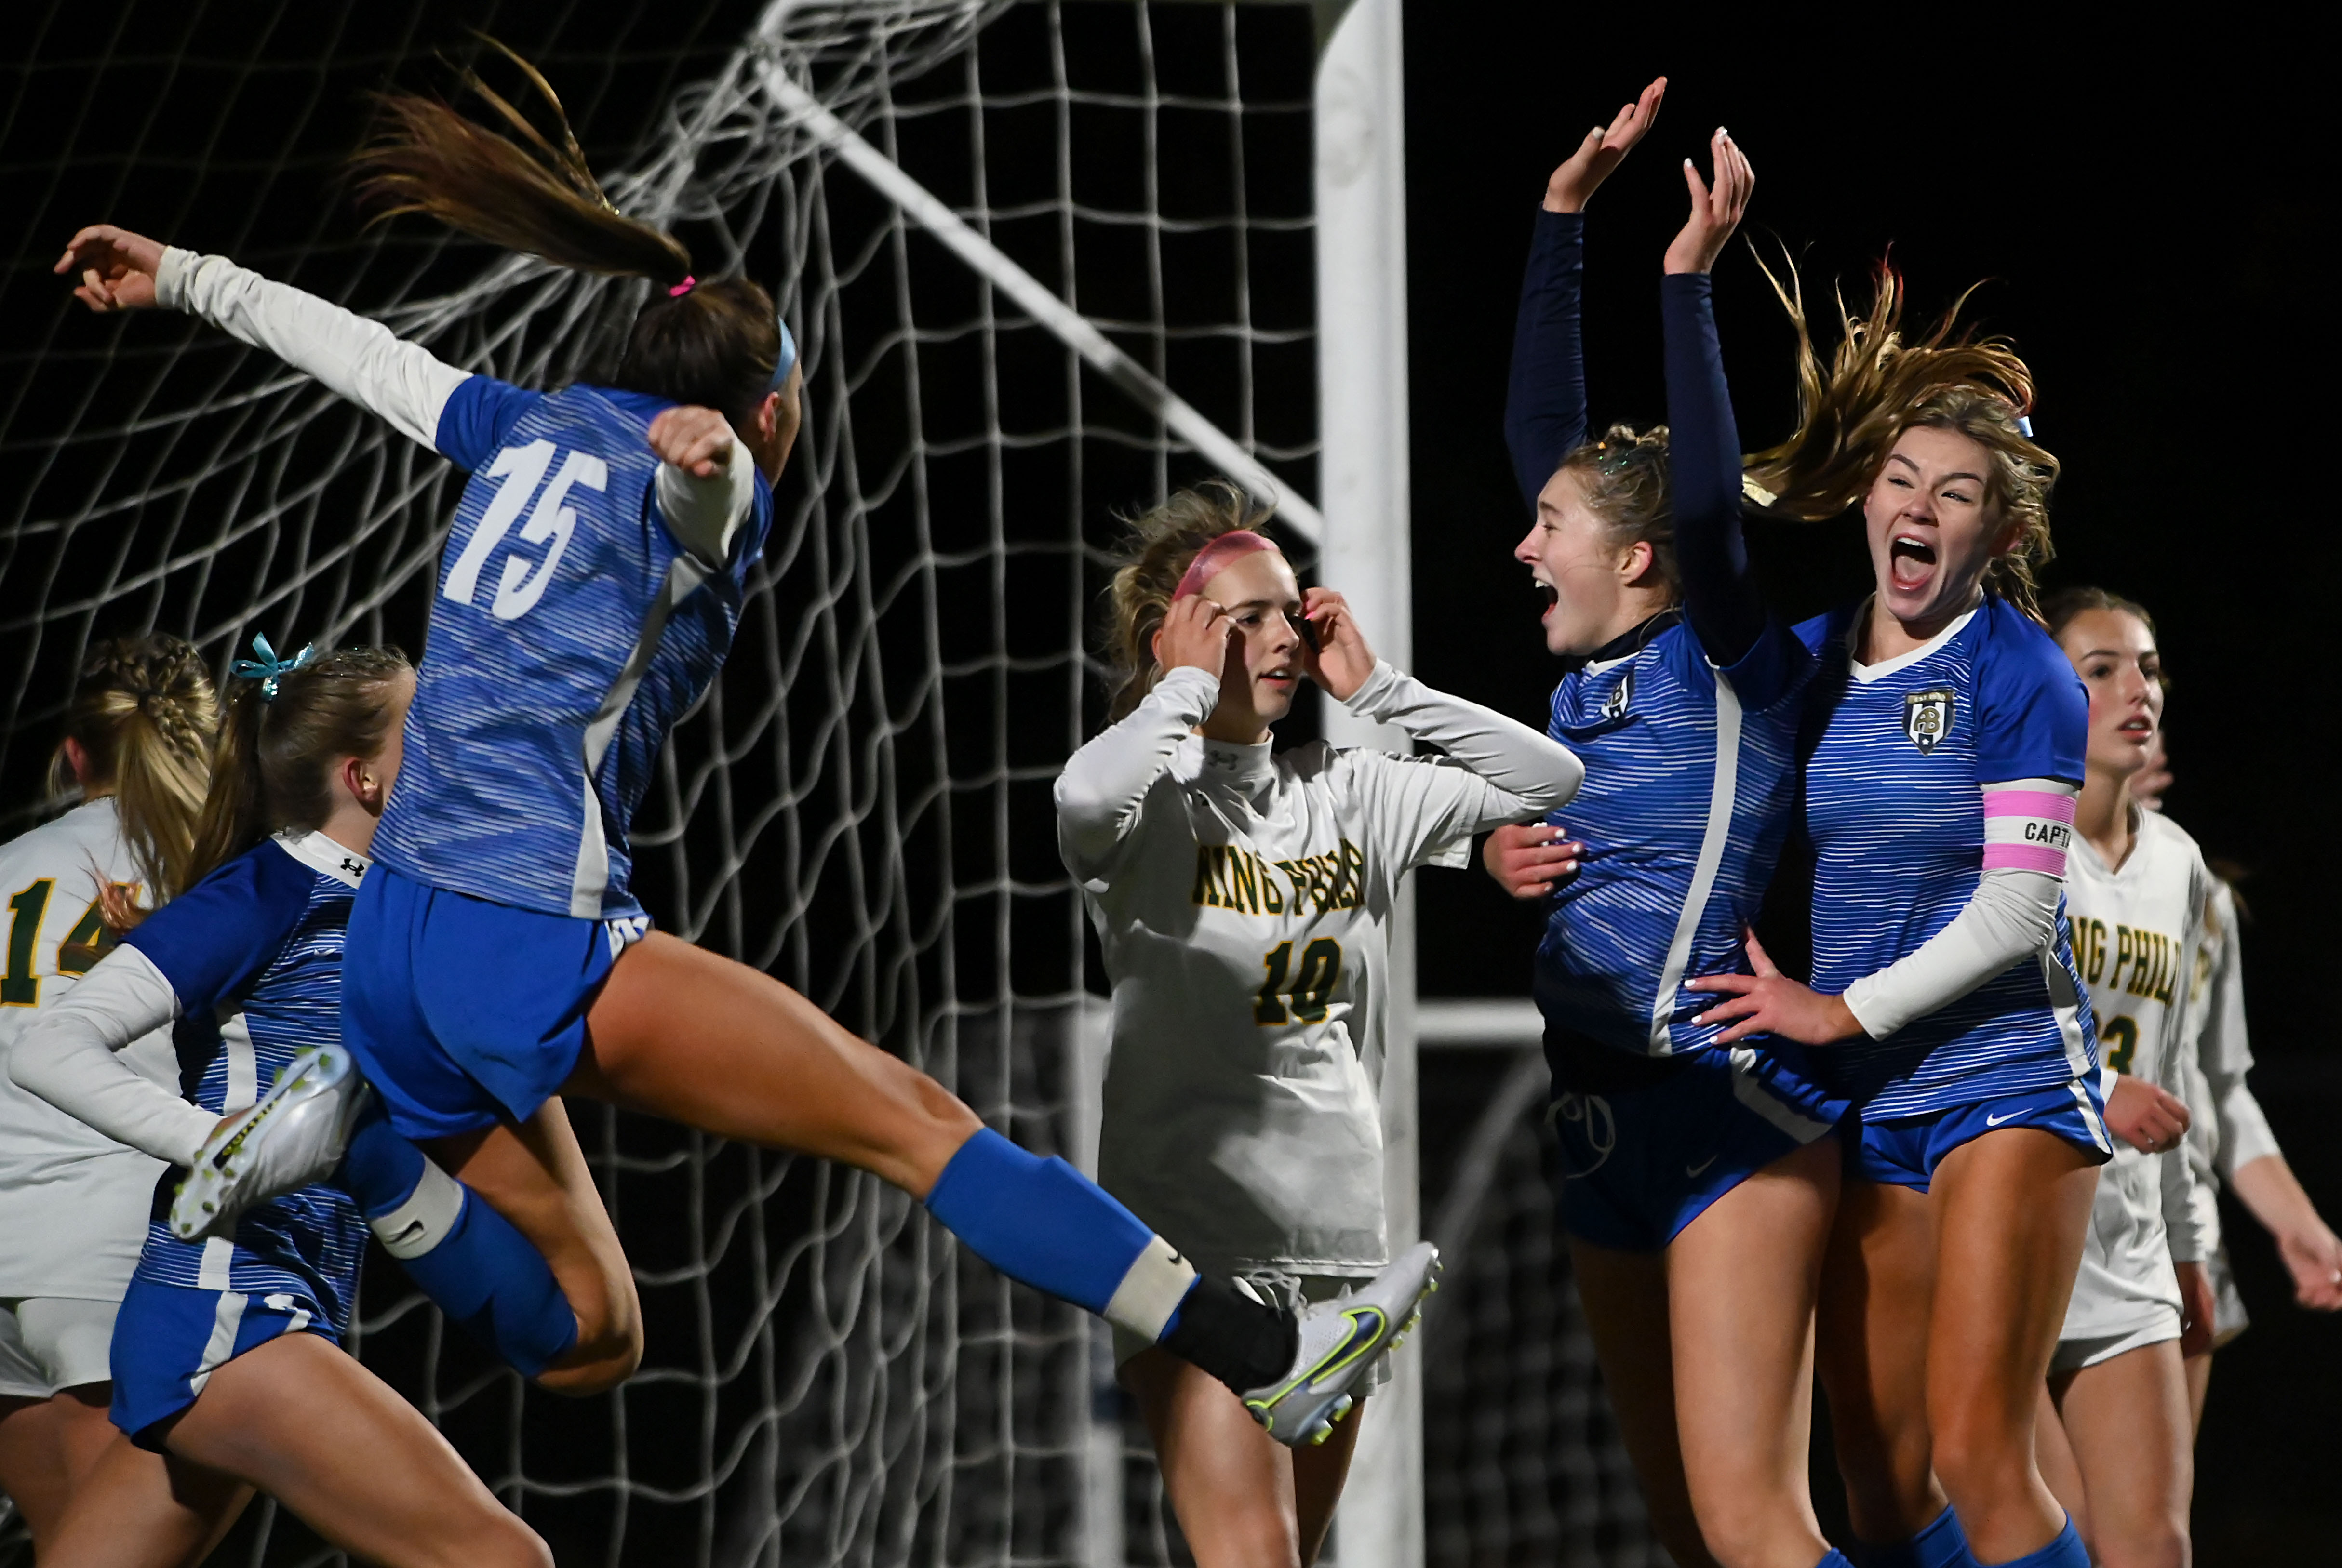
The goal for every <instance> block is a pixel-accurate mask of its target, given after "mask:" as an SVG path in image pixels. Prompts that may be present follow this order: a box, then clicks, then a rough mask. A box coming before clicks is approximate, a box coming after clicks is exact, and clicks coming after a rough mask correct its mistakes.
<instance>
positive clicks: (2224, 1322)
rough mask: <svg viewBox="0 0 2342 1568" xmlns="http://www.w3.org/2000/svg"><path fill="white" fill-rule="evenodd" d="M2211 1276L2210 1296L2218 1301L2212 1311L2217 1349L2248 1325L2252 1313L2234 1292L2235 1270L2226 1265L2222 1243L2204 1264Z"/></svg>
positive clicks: (2214, 1343) (2226, 1253) (2214, 1345)
mask: <svg viewBox="0 0 2342 1568" xmlns="http://www.w3.org/2000/svg"><path fill="white" fill-rule="evenodd" d="M2204 1272H2205V1273H2207V1274H2209V1275H2210V1276H2211V1280H2212V1297H2213V1300H2214V1301H2215V1302H2217V1303H2218V1304H2217V1306H2216V1307H2215V1308H2214V1310H2213V1313H2212V1348H2213V1349H2214V1350H2217V1349H2219V1348H2220V1347H2221V1346H2222V1345H2224V1344H2226V1343H2228V1342H2229V1341H2230V1340H2232V1339H2234V1338H2236V1337H2237V1335H2238V1334H2240V1333H2244V1332H2245V1330H2246V1329H2247V1328H2248V1327H2250V1326H2251V1324H2252V1321H2253V1320H2252V1316H2251V1314H2250V1313H2247V1312H2246V1311H2245V1298H2244V1297H2243V1296H2241V1295H2239V1294H2237V1272H2236V1270H2234V1269H2232V1268H2230V1267H2229V1266H2228V1249H2227V1246H2225V1245H2223V1246H2221V1247H2220V1248H2219V1249H2218V1250H2217V1251H2216V1252H2214V1253H2213V1254H2212V1256H2211V1258H2210V1259H2209V1261H2207V1263H2205V1264H2204Z"/></svg>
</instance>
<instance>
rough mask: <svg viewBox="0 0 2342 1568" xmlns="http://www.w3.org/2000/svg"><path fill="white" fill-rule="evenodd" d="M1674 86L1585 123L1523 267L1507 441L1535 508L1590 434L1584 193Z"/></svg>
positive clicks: (1657, 87) (1660, 84) (1555, 180)
mask: <svg viewBox="0 0 2342 1568" xmlns="http://www.w3.org/2000/svg"><path fill="white" fill-rule="evenodd" d="M1666 91H1667V79H1666V77H1665V76H1661V77H1660V78H1658V79H1657V80H1656V81H1655V82H1653V83H1652V84H1651V85H1649V86H1647V87H1646V88H1644V89H1643V93H1642V96H1641V97H1639V98H1637V99H1636V101H1635V102H1634V103H1631V104H1627V105H1623V106H1622V107H1620V109H1619V110H1618V113H1617V115H1616V117H1614V118H1613V119H1612V120H1611V122H1610V124H1609V125H1596V126H1595V127H1594V128H1593V129H1592V130H1590V131H1588V132H1586V139H1585V140H1584V141H1583V142H1581V143H1579V144H1578V147H1577V150H1576V152H1575V153H1572V154H1571V155H1569V158H1568V160H1567V161H1566V162H1565V163H1564V164H1563V165H1561V166H1560V167H1559V168H1557V169H1556V170H1555V171H1554V172H1553V175H1552V177H1551V178H1550V179H1549V180H1547V181H1546V193H1545V203H1544V205H1542V206H1541V207H1539V208H1538V210H1537V215H1536V231H1535V234H1534V235H1533V236H1532V238H1531V239H1530V241H1529V261H1528V267H1527V270H1526V272H1525V273H1524V274H1523V275H1522V277H1521V301H1520V307H1519V311H1518V314H1517V315H1516V316H1515V318H1514V323H1513V365H1512V374H1511V377H1510V379H1509V380H1508V381H1507V383H1506V388H1505V446H1506V450H1507V451H1508V452H1510V453H1511V454H1512V459H1513V474H1514V478H1515V480H1516V482H1517V483H1518V484H1519V485H1520V488H1521V499H1522V500H1524V501H1526V503H1527V504H1528V505H1529V507H1530V509H1531V510H1535V509H1536V498H1537V493H1538V492H1539V491H1541V490H1543V489H1544V488H1545V484H1546V480H1548V479H1550V478H1552V477H1553V472H1554V470H1555V469H1556V468H1558V467H1560V466H1561V460H1562V459H1563V458H1564V457H1566V456H1567V455H1568V454H1569V453H1570V451H1571V449H1572V448H1574V447H1576V445H1578V444H1580V443H1581V442H1583V441H1584V440H1585V439H1586V351H1585V345H1584V342H1583V336H1582V334H1581V332H1580V330H1579V323H1578V310H1579V295H1580V292H1581V289H1582V287H1583V284H1584V275H1585V260H1586V249H1585V235H1586V219H1585V216H1584V213H1585V210H1586V201H1587V200H1588V199H1589V198H1591V197H1592V195H1594V192H1595V189H1596V187H1597V186H1598V185H1601V184H1602V182H1603V181H1604V180H1606V179H1607V178H1608V177H1609V175H1610V172H1611V171H1612V170H1613V169H1616V167H1617V166H1618V165H1619V164H1620V163H1621V162H1622V161H1623V160H1624V159H1625V158H1626V155H1627V154H1628V153H1629V152H1631V151H1633V150H1634V146H1635V144H1636V143H1637V142H1639V141H1641V140H1642V139H1643V135H1644V133H1645V132H1646V131H1648V130H1649V129H1650V128H1651V122H1652V121H1653V120H1655V119H1656V118H1657V116H1658V113H1659V105H1660V103H1661V102H1662V101H1663V100H1664V99H1665V98H1666Z"/></svg>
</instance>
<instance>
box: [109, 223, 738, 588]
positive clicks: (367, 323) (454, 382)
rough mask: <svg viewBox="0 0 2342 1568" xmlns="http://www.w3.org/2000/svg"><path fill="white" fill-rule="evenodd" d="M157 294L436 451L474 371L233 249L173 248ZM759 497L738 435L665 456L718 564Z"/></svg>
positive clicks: (669, 475)
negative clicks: (705, 464) (694, 463)
mask: <svg viewBox="0 0 2342 1568" xmlns="http://www.w3.org/2000/svg"><path fill="white" fill-rule="evenodd" d="M155 303H156V304H158V305H164V306H166V307H168V308H170V309H173V310H183V311H185V312H186V313H187V314H188V315H195V316H200V317H201V318H202V319H204V320H205V321H206V322H209V323H210V324H211V325H214V326H215V327H218V328H219V329H220V330H221V331H222V332H225V333H226V334H227V335H229V336H230V337H233V338H235V340H236V341H237V342H239V343H244V344H249V345H251V346H253V347H255V348H260V349H265V350H266V351H268V352H269V353H270V354H273V355H275V356H276V357H277V358H279V359H281V360H283V361H284V362H285V364H287V365H291V366H292V367H293V368H294V369H295V370H297V371H300V372H301V373H302V374H303V375H309V376H313V377H315V379H316V380H317V381H318V382H320V383H322V384H323V385H325V388H326V389H327V390H328V391H331V392H333V393H335V394H337V395H339V396H342V397H345V398H347V399H349V400H350V401H351V402H352V403H355V404H357V405H358V406H359V407H361V408H364V409H365V410H366V411H368V412H369V413H372V414H377V415H379V416H380V417H381V418H383V419H384V420H385V421H387V422H388V423H389V424H390V425H391V427H392V428H393V429H395V430H396V431H397V432H398V433H399V434H402V435H404V436H405V437H406V438H407V439H409V440H410V441H415V442H419V443H420V444H423V445H425V446H428V447H430V448H432V449H433V450H434V451H436V450H437V449H438V434H439V420H440V416H441V415H442V414H445V412H446V409H447V400H448V399H449V398H451V397H453V396H454V395H455V389H456V388H457V387H459V386H461V385H464V383H465V382H466V381H469V380H470V379H471V378H472V375H471V372H469V371H466V370H458V369H457V368H456V367H455V366H454V365H449V364H447V363H446V362H445V361H444V360H442V359H440V358H439V357H438V356H437V355H434V354H433V353H432V352H431V351H430V350H429V349H427V348H425V347H424V346H423V345H420V344H415V343H409V342H407V341H406V340H405V339H404V338H402V337H400V336H398V335H396V334H395V333H394V332H392V331H391V330H390V329H389V328H388V327H386V326H385V325H382V323H380V322H378V321H372V320H369V319H367V318H366V317H365V316H362V315H357V314H356V313H355V312H353V311H347V310H344V309H343V308H342V307H341V306H339V305H334V304H332V303H330V302H328V301H325V300H322V299H319V298H318V297H317V296H316V295H313V294H309V293H306V292H305V291H304V290H301V289H297V288H295V287H293V286H292V285H289V284H281V283H276V282H274V281H272V280H270V279H268V278H265V277H263V276H261V275H259V274H258V273H256V272H254V271H252V270H251V269H250V268H248V267H240V266H238V265H235V263H234V262H232V261H230V260H228V259H227V257H225V256H217V255H195V253H194V252H193V251H186V250H181V249H179V248H178V247H176V246H172V247H169V248H167V249H165V251H164V252H163V265H161V266H160V267H158V268H157V269H156V270H155ZM755 500H756V465H755V464H754V462H753V461H752V460H751V459H750V457H749V454H748V449H747V447H746V444H743V443H742V442H741V441H740V440H739V438H738V437H737V436H735V437H734V439H733V442H732V448H731V452H730V454H729V455H728V456H727V457H726V460H725V463H724V464H723V465H722V466H721V467H719V468H718V469H717V470H716V473H715V474H712V475H710V476H709V477H707V478H706V479H701V478H697V477H696V476H694V475H692V474H686V473H685V472H684V471H683V470H682V469H680V468H678V467H676V466H675V465H674V464H670V463H662V464H659V469H658V502H659V512H660V514H661V515H662V516H664V517H665V518H666V524H667V526H668V527H669V528H670V529H671V530H673V532H674V534H675V536H676V541H677V542H678V543H680V544H682V545H683V547H684V548H685V549H686V550H688V551H690V552H691V553H692V554H694V555H695V556H697V557H698V558H699V559H700V560H701V561H702V562H703V563H704V564H708V565H711V566H716V567H720V566H722V565H723V564H724V563H725V562H726V560H728V559H729V558H730V554H731V547H732V536H733V534H734V533H735V532H736V531H737V530H738V528H739V526H740V524H742V522H744V521H745V520H746V518H747V515H748V512H749V508H750V506H751V505H752V504H754V502H755Z"/></svg>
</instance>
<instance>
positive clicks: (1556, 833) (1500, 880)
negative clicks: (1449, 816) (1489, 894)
mask: <svg viewBox="0 0 2342 1568" xmlns="http://www.w3.org/2000/svg"><path fill="white" fill-rule="evenodd" d="M1585 853H1586V845H1584V844H1580V843H1578V842H1577V841H1576V840H1574V839H1571V838H1568V837H1566V836H1565V835H1564V834H1563V833H1562V830H1561V829H1559V828H1557V827H1556V826H1554V825H1553V824H1551V823H1545V822H1527V823H1518V824H1507V825H1506V826H1504V827H1500V828H1498V829H1497V830H1496V832H1494V833H1492V834H1489V835H1488V842H1487V843H1486V844H1482V845H1481V846H1480V864H1481V865H1482V866H1483V867H1485V868H1486V871H1487V873H1488V874H1489V875H1490V876H1493V877H1495V878H1496V885H1497V886H1498V887H1501V888H1503V889H1504V890H1505V891H1506V893H1509V894H1512V895H1513V896H1514V897H1515V898H1520V899H1530V898H1543V897H1544V896H1545V895H1546V894H1548V893H1551V892H1552V891H1553V890H1554V888H1555V887H1556V886H1557V885H1558V884H1561V883H1563V882H1565V881H1566V880H1568V879H1569V878H1570V877H1573V876H1576V874H1577V857H1578V856H1579V855H1581V854H1585Z"/></svg>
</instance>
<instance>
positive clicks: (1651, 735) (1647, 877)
mask: <svg viewBox="0 0 2342 1568" xmlns="http://www.w3.org/2000/svg"><path fill="white" fill-rule="evenodd" d="M1633 640H1635V641H1639V642H1640V644H1641V645H1640V646H1637V647H1632V648H1631V650H1619V651H1615V652H1614V650H1613V649H1605V650H1603V651H1602V652H1601V653H1599V654H1596V655H1595V657H1594V658H1593V659H1592V660H1590V661H1588V662H1587V664H1586V665H1585V666H1584V667H1583V668H1580V669H1578V670H1575V671H1573V672H1571V674H1568V675H1567V676H1566V677H1565V678H1564V679H1563V681H1562V683H1561V685H1560V687H1559V688H1558V689H1557V690H1556V691H1555V693H1554V694H1553V713H1552V721H1551V727H1550V730H1549V733H1550V734H1552V735H1553V737H1554V738H1555V739H1556V740H1557V741H1560V742H1561V743H1563V744H1565V745H1566V746H1568V747H1569V749H1570V750H1571V751H1572V752H1574V753H1576V754H1577V757H1578V760H1579V761H1581V762H1583V763H1584V764H1586V782H1585V784H1583V785H1581V786H1580V787H1579V789H1578V792H1577V798H1576V799H1575V800H1573V801H1572V802H1570V804H1569V805H1568V807H1567V808H1566V810H1564V811H1561V812H1557V813H1556V814H1554V816H1553V817H1552V819H1551V820H1552V821H1553V822H1554V824H1556V826H1560V827H1563V828H1565V829H1566V832H1567V833H1568V834H1569V836H1570V837H1571V838H1574V839H1578V840H1581V841H1583V842H1584V844H1585V845H1586V852H1585V854H1584V856H1583V857H1582V858H1581V861H1580V869H1579V871H1578V874H1576V876H1575V877H1572V878H1570V879H1569V880H1568V881H1566V882H1564V883H1563V884H1561V886H1560V887H1559V888H1558V889H1556V892H1555V893H1554V895H1553V898H1552V905H1551V913H1550V914H1549V915H1548V917H1547V919H1546V932H1545V937H1544V940H1543V941H1542V942H1541V943H1540V944H1538V947H1537V959H1536V999H1537V1005H1538V1007H1539V1009H1540V1010H1542V1011H1543V1013H1544V1014H1545V1016H1546V1019H1547V1020H1549V1021H1550V1022H1552V1023H1554V1024H1558V1025H1560V1026H1562V1027H1564V1028H1566V1029H1570V1030H1574V1031H1575V1032H1576V1033H1577V1034H1584V1035H1586V1036H1588V1037H1589V1038H1592V1039H1596V1040H1599V1041H1601V1042H1602V1043H1603V1044H1607V1045H1611V1046H1615V1047H1616V1048H1617V1049H1619V1050H1622V1051H1631V1052H1636V1053H1639V1054H1651V1055H1662V1056H1663V1055H1669V1054H1675V1053H1677V1052H1683V1051H1691V1050H1696V1049H1698V1048H1700V1047H1701V1046H1703V1045H1705V1044H1706V1043H1707V1042H1708V1040H1709V1039H1710V1037H1712V1036H1713V1035H1714V1034H1715V1033H1716V1026H1715V1025H1712V1024H1711V1025H1701V1024H1694V1023H1692V1022H1691V1021H1690V1020H1691V1019H1692V1017H1693V1015H1695V1014H1698V1013H1701V1012H1703V1011H1705V1010H1706V1009H1707V1008H1709V1007H1712V1006H1714V1005H1715V1004H1716V998H1714V997H1712V996H1706V995H1703V994H1700V993H1698V992H1694V991H1686V990H1684V989H1683V988H1682V986H1683V982H1684V981H1685V980H1686V978H1693V977H1696V976H1698V975H1702V974H1718V973H1726V972H1733V971H1738V970H1741V969H1743V968H1744V967H1745V965H1744V962H1743V949H1742V933H1743V930H1744V928H1746V926H1747V925H1748V924H1751V923H1752V922H1754V921H1755V919H1756V917H1757V906H1758V905H1759V904H1762V903H1763V902H1764V896H1765V884H1767V882H1768V881H1769V880H1771V877H1772V874H1773V867H1774V864H1775V863H1776V862H1777V860H1778V859H1779V857H1780V853H1781V844H1782V841H1783V840H1784V839H1785V838H1786V837H1787V833H1788V829H1789V825H1790V824H1791V822H1792V821H1793V820H1794V818H1795V815H1796V812H1797V732H1798V724H1799V719H1800V716H1801V714H1802V713H1803V711H1804V704H1803V703H1802V701H1801V700H1800V699H1801V697H1802V694H1803V693H1804V692H1805V690H1806V688H1807V685H1808V684H1809V683H1810V681H1811V679H1812V676H1813V673H1814V665H1813V661H1812V659H1811V658H1810V656H1809V655H1808V654H1807V652H1806V649H1805V647H1804V645H1803V644H1800V643H1799V642H1798V641H1797V638H1796V637H1794V636H1793V635H1791V634H1790V633H1789V631H1788V629H1787V627H1785V626H1783V625H1781V624H1779V623H1778V622H1773V623H1771V624H1768V625H1767V629H1766V631H1765V633H1764V634H1762V635H1761V636H1759V637H1758V639H1757V643H1756V644H1755V645H1754V646H1753V647H1752V648H1751V649H1750V651H1749V652H1748V654H1746V655H1745V656H1744V657H1743V658H1742V659H1741V661H1740V662H1739V664H1736V665H1733V666H1732V667H1730V668H1728V669H1724V670H1718V669H1717V668H1716V667H1715V666H1714V665H1712V664H1709V663H1708V662H1707V658H1706V654H1704V653H1703V652H1702V651H1701V647H1700V643H1699V639H1698V638H1697V637H1696V636H1695V635H1694V634H1693V633H1692V630H1691V628H1690V627H1689V626H1688V625H1686V624H1683V623H1682V621H1681V620H1680V619H1679V618H1678V617H1677V615H1676V613H1674V612H1669V613H1668V614H1666V615H1665V616H1661V617H1658V618H1657V619H1656V620H1654V621H1652V622H1648V623H1646V624H1645V626H1644V628H1642V630H1641V631H1640V632H1639V633H1638V634H1635V637H1634V639H1633ZM1614 646H1615V645H1614Z"/></svg>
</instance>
